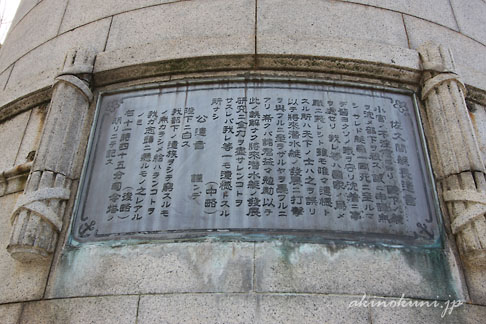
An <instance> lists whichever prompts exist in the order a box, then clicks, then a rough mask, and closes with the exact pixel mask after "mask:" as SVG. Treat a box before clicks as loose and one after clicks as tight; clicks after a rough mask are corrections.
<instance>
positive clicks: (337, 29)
mask: <svg viewBox="0 0 486 324" xmlns="http://www.w3.org/2000/svg"><path fill="white" fill-rule="evenodd" d="M277 26H278V27H277ZM383 30H386V31H387V32H386V33H383ZM257 33H258V34H257V40H258V48H257V52H258V53H260V54H261V53H266V52H268V51H271V53H275V52H278V53H282V54H289V53H291V54H293V53H294V50H296V49H297V48H298V49H297V50H298V53H299V54H304V53H305V54H308V55H319V54H320V53H319V52H318V53H315V52H314V49H315V48H316V46H318V47H317V49H319V48H323V47H324V46H325V44H326V43H327V42H330V44H329V46H330V47H331V46H333V45H334V44H335V43H338V42H343V41H344V42H347V43H351V42H357V43H358V47H359V46H360V45H361V46H363V45H362V44H363V42H364V41H367V42H374V43H378V44H387V45H395V46H400V47H404V48H408V43H407V36H406V34H405V29H404V27H403V22H402V17H401V15H400V14H399V13H395V12H391V11H386V10H382V9H376V8H372V7H365V6H361V5H355V4H352V3H343V2H337V1H318V0H310V1H305V5H303V3H301V2H298V1H288V0H260V1H258V24H257ZM306 39H307V40H306ZM319 43H322V45H317V44H319ZM303 46H305V47H303Z"/></svg>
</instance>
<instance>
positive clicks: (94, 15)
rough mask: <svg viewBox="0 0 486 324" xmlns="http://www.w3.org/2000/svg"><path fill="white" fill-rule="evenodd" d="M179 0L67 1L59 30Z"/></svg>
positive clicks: (62, 30)
mask: <svg viewBox="0 0 486 324" xmlns="http://www.w3.org/2000/svg"><path fill="white" fill-rule="evenodd" d="M176 1H180V0H131V1H118V0H105V1H101V2H100V1H98V0H84V1H69V3H68V6H67V8H66V13H65V14H64V18H63V20H62V24H61V29H60V32H61V33H64V32H66V31H68V30H71V29H73V28H76V27H78V26H81V25H84V24H87V23H90V22H93V21H96V20H99V19H102V18H106V17H109V16H112V15H117V14H120V13H125V12H128V11H132V10H137V9H141V8H145V7H148V6H155V5H160V4H166V3H170V2H176Z"/></svg>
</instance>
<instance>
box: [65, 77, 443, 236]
mask: <svg viewBox="0 0 486 324" xmlns="http://www.w3.org/2000/svg"><path fill="white" fill-rule="evenodd" d="M414 114H415V112H414V107H413V102H412V99H411V97H410V96H409V95H404V94H397V93H388V92H382V91H370V90H363V89H355V88H344V87H338V86H326V85H306V84H299V83H294V84H285V83H271V82H263V83H252V82H248V83H237V82H233V83H231V82H230V83H224V84H209V85H192V86H184V87H173V88H162V89H155V90H154V89H151V90H150V89H149V90H137V91H133V92H125V93H118V94H111V95H104V96H103V97H102V100H101V104H100V106H99V112H98V118H97V122H96V128H95V132H94V137H93V139H92V141H93V142H92V143H93V144H92V149H91V151H90V152H89V154H90V156H89V160H88V165H87V171H86V175H85V179H84V181H83V185H82V194H81V199H80V202H79V204H78V209H77V220H76V222H75V228H74V235H75V238H77V239H78V240H84V241H86V240H99V239H109V238H113V237H118V236H122V237H134V236H137V237H139V236H155V237H156V236H160V235H164V234H165V233H167V232H171V231H206V230H235V231H240V230H279V231H286V230H312V231H316V232H319V231H320V232H322V233H323V234H322V235H325V234H324V233H333V234H336V235H353V234H360V235H363V236H366V235H368V236H370V237H375V238H379V237H386V238H387V239H390V238H392V239H393V238H396V240H397V241H403V240H412V241H413V240H415V241H416V242H425V243H430V242H433V241H434V240H435V239H436V238H437V236H438V230H437V220H436V216H435V212H434V208H433V203H432V198H431V193H430V190H429V188H428V184H427V183H428V181H427V173H426V171H425V169H426V168H425V164H424V157H423V154H422V149H421V142H420V140H419V136H418V131H417V125H416V119H415V115H414ZM86 223H89V224H91V227H92V228H91V231H85V230H84V227H83V226H84V224H86ZM319 235H320V234H319Z"/></svg>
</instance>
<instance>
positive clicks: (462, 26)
mask: <svg viewBox="0 0 486 324" xmlns="http://www.w3.org/2000/svg"><path fill="white" fill-rule="evenodd" d="M451 5H452V8H453V10H454V15H455V16H456V19H457V23H458V24H459V30H460V31H461V33H463V34H465V35H468V36H470V37H472V38H474V39H475V40H477V41H478V42H480V43H482V44H483V45H486V2H484V1H481V0H467V1H463V0H451Z"/></svg>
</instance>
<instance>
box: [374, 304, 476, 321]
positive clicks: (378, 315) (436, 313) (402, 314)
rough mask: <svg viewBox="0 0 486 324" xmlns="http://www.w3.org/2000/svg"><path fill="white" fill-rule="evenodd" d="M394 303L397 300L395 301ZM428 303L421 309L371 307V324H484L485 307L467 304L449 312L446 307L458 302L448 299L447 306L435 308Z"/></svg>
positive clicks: (442, 305) (438, 305)
mask: <svg viewBox="0 0 486 324" xmlns="http://www.w3.org/2000/svg"><path fill="white" fill-rule="evenodd" d="M376 301H386V302H390V301H392V299H388V298H387V299H376ZM395 301H396V302H398V301H399V300H398V299H395ZM415 302H424V300H415ZM428 302H430V303H431V304H429V305H430V306H429V307H427V306H426V304H424V305H423V306H421V307H420V306H419V307H398V306H397V307H372V308H371V322H372V323H373V324H389V323H400V324H415V323H427V324H479V323H483V322H484V318H485V316H486V307H482V306H474V305H468V304H464V305H461V306H458V307H454V308H453V310H452V311H450V308H448V307H451V306H452V305H453V304H452V303H454V302H455V303H457V304H456V305H459V304H458V303H459V301H458V300H453V299H450V301H449V304H447V301H438V304H437V306H433V304H432V302H433V300H430V301H428ZM389 305H390V304H389ZM446 310H448V311H447V312H446Z"/></svg>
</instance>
